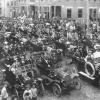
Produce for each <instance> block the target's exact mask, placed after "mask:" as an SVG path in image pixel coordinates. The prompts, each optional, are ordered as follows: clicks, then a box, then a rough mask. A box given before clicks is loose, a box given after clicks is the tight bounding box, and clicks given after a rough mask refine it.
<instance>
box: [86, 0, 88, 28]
mask: <svg viewBox="0 0 100 100" xmlns="http://www.w3.org/2000/svg"><path fill="white" fill-rule="evenodd" d="M86 6H87V7H86V8H87V28H88V26H89V0H86Z"/></svg>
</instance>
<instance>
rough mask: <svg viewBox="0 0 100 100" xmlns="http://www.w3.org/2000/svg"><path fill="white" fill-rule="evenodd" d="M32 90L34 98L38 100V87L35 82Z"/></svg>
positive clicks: (33, 99)
mask: <svg viewBox="0 0 100 100" xmlns="http://www.w3.org/2000/svg"><path fill="white" fill-rule="evenodd" d="M31 92H32V100H37V88H36V87H35V85H34V84H33V86H32V88H31Z"/></svg>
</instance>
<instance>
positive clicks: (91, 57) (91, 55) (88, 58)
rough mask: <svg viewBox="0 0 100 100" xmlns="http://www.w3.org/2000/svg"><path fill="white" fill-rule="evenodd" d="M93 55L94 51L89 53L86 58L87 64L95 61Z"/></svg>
mask: <svg viewBox="0 0 100 100" xmlns="http://www.w3.org/2000/svg"><path fill="white" fill-rule="evenodd" d="M93 58H94V57H93V54H92V51H89V52H88V55H87V56H86V57H85V59H84V60H85V61H86V62H87V61H92V60H93Z"/></svg>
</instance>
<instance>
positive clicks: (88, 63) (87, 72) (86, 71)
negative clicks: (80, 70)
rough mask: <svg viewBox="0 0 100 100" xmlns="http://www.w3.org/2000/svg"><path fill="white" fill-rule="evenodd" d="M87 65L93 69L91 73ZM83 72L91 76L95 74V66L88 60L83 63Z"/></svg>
mask: <svg viewBox="0 0 100 100" xmlns="http://www.w3.org/2000/svg"><path fill="white" fill-rule="evenodd" d="M87 65H90V66H91V69H92V70H93V73H92V74H90V73H89V71H88V70H87ZM85 73H86V74H87V75H89V76H91V77H93V76H94V75H95V68H94V66H93V64H91V63H90V62H86V63H85Z"/></svg>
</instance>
